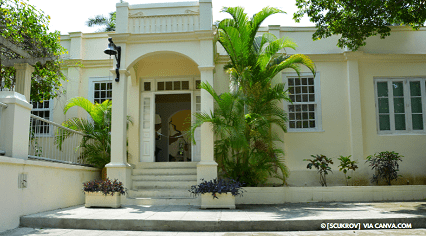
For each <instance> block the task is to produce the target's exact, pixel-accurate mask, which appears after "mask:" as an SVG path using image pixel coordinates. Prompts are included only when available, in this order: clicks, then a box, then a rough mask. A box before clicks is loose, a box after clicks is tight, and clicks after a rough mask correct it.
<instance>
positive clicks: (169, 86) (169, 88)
mask: <svg viewBox="0 0 426 236" xmlns="http://www.w3.org/2000/svg"><path fill="white" fill-rule="evenodd" d="M172 88H173V84H172V82H171V81H167V82H166V90H172Z"/></svg>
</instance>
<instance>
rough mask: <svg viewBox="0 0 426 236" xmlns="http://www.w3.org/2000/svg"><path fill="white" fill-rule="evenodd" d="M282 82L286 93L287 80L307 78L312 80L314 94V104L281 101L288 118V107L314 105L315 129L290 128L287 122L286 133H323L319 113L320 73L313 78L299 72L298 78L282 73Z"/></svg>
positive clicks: (294, 74) (292, 73)
mask: <svg viewBox="0 0 426 236" xmlns="http://www.w3.org/2000/svg"><path fill="white" fill-rule="evenodd" d="M282 74H283V77H282V81H283V83H284V84H285V90H287V91H288V79H289V78H302V77H308V78H313V79H314V93H315V102H293V103H290V102H287V101H285V100H284V101H283V107H284V111H286V113H287V115H288V116H289V112H288V106H289V105H292V104H293V105H299V104H300V105H303V104H314V105H315V128H290V125H289V122H287V133H300V132H324V130H323V129H322V111H321V86H320V73H319V72H316V74H315V76H313V74H312V73H311V72H301V73H300V76H299V75H298V74H297V73H296V72H283V73H282Z"/></svg>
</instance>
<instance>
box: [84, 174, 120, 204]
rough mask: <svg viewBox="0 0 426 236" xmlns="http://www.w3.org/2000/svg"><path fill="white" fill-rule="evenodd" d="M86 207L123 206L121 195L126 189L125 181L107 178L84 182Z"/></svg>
mask: <svg viewBox="0 0 426 236" xmlns="http://www.w3.org/2000/svg"><path fill="white" fill-rule="evenodd" d="M83 186H84V187H83V191H84V195H85V200H86V201H85V207H112V208H119V207H121V195H125V194H126V191H125V189H124V187H123V183H122V182H120V181H118V180H116V179H115V180H114V181H111V180H110V179H109V178H107V179H106V180H92V181H88V182H86V183H83Z"/></svg>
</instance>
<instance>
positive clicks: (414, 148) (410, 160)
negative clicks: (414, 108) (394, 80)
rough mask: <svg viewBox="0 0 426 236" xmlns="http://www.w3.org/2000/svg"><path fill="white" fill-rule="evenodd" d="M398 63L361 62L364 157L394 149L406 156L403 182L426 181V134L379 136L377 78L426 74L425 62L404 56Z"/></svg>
mask: <svg viewBox="0 0 426 236" xmlns="http://www.w3.org/2000/svg"><path fill="white" fill-rule="evenodd" d="M398 59H399V60H398V61H397V62H395V61H388V62H372V61H365V62H361V63H360V79H361V89H362V93H361V98H362V120H363V136H364V152H365V157H366V156H368V155H372V154H374V153H376V152H381V151H395V152H398V153H400V154H401V155H403V156H404V157H403V158H402V160H403V162H402V163H400V170H401V171H400V174H401V175H402V176H403V178H402V179H401V181H400V183H401V184H406V180H409V181H410V183H412V184H426V171H425V157H426V154H425V153H426V146H425V143H426V135H424V134H419V135H414V134H411V135H410V134H407V135H379V134H378V133H377V127H376V108H375V97H374V82H373V81H374V78H375V77H381V78H389V77H402V76H404V77H405V76H422V77H424V76H425V75H426V66H425V64H424V62H423V63H422V62H419V63H407V62H404V56H401V57H399V58H398Z"/></svg>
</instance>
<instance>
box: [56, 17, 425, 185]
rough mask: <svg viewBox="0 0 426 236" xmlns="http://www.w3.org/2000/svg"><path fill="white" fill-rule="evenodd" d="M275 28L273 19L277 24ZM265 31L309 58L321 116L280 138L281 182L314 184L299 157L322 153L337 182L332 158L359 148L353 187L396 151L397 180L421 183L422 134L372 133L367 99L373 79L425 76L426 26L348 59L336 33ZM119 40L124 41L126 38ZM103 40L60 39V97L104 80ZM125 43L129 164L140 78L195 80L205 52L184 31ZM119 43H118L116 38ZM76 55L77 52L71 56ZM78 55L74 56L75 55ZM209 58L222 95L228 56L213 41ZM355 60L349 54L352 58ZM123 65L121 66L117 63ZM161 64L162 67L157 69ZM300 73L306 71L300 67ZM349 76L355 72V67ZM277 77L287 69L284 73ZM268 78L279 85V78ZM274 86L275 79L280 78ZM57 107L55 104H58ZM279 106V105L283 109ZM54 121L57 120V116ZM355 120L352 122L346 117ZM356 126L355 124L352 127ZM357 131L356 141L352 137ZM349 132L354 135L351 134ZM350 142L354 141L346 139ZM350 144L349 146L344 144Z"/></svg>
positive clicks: (374, 41)
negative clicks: (318, 125)
mask: <svg viewBox="0 0 426 236" xmlns="http://www.w3.org/2000/svg"><path fill="white" fill-rule="evenodd" d="M278 23H279V22H278ZM267 31H269V32H271V33H274V34H276V35H279V36H280V37H284V36H285V37H289V38H291V39H292V40H293V41H294V42H296V43H297V44H298V45H299V47H298V48H297V50H296V51H294V50H291V49H290V50H288V52H287V53H290V54H292V53H303V54H306V55H308V56H310V57H311V58H312V60H313V61H314V62H315V64H316V67H317V71H318V73H319V75H320V87H321V90H320V96H321V114H320V115H321V117H322V130H320V131H318V132H289V133H286V134H283V133H281V134H280V135H281V138H282V139H283V140H284V144H282V146H281V147H282V148H283V149H284V151H285V153H286V155H285V162H286V164H287V165H288V167H289V170H290V177H289V179H288V183H289V185H290V186H305V185H307V186H317V185H319V181H318V174H317V173H316V170H308V169H306V165H307V162H304V161H303V159H307V158H310V155H314V154H324V155H327V156H328V157H331V158H333V160H334V164H333V165H332V170H333V174H330V175H328V176H327V178H328V184H330V185H342V184H344V179H343V175H342V173H340V172H339V171H338V165H339V163H338V160H337V158H338V157H339V156H340V155H343V156H348V155H351V154H352V152H353V150H360V152H358V153H357V155H356V156H353V158H354V159H355V160H357V161H358V165H359V167H360V169H358V170H357V171H355V173H354V174H353V175H352V176H353V179H354V180H356V182H357V183H358V184H362V185H369V184H370V181H369V178H371V176H372V173H371V171H370V168H369V167H368V166H367V165H366V164H365V158H366V157H367V156H368V155H372V154H374V153H375V152H379V151H385V150H389V151H392V150H394V151H396V152H399V153H400V154H401V155H403V156H404V158H403V162H402V163H401V171H400V174H401V175H402V176H403V178H401V180H400V182H399V183H401V184H404V183H406V181H407V180H409V181H410V183H417V184H425V183H426V175H425V174H424V171H422V170H423V169H424V167H425V166H424V164H423V161H422V160H423V153H426V149H425V148H426V147H425V146H424V145H422V144H423V143H424V142H425V141H426V135H424V134H421V135H390V136H389V135H387V136H386V135H378V134H377V128H376V110H375V98H374V84H373V79H374V78H375V77H386V76H414V75H415V76H423V77H424V76H426V69H425V68H426V66H424V65H425V63H426V57H424V56H423V55H424V53H425V50H426V45H425V44H426V43H425V42H424V40H423V39H424V38H425V35H426V28H421V29H420V30H419V31H412V30H410V29H409V28H405V27H392V33H391V35H390V36H389V37H387V38H386V39H384V40H382V39H379V37H371V38H369V39H368V40H367V45H366V46H364V47H361V48H360V49H359V51H358V52H357V53H355V54H351V53H352V52H347V51H345V50H344V49H341V48H338V47H337V46H336V44H337V39H338V38H339V36H332V37H330V38H327V39H322V40H316V41H313V40H312V38H311V36H312V34H313V33H314V32H315V28H313V27H280V26H270V27H262V28H261V29H260V33H262V32H267ZM120 37H121V36H119V37H118V39H117V40H118V42H125V41H126V40H128V39H126V38H125V37H124V36H123V37H121V38H120ZM126 37H127V36H126ZM107 38H108V35H107V34H105V33H93V34H81V33H71V34H70V35H68V36H63V37H62V40H63V45H64V46H66V47H67V48H68V49H69V50H71V52H70V54H69V55H70V56H69V57H68V58H69V59H68V60H67V61H69V62H75V61H78V62H80V63H81V64H82V65H84V66H83V67H74V66H71V64H68V65H70V66H69V67H68V69H67V70H66V73H67V75H68V77H69V79H70V82H69V83H67V85H66V86H67V90H68V93H67V94H66V99H69V98H71V97H75V96H84V97H86V96H87V95H88V88H87V86H88V80H89V78H90V77H96V76H108V74H109V69H111V68H112V66H113V62H112V60H110V59H109V57H108V56H106V55H105V54H103V49H104V48H106V46H107ZM129 38H131V39H132V40H130V41H129V40H128V43H127V44H126V50H127V52H128V55H124V57H123V60H124V62H125V63H124V64H125V67H126V68H127V69H128V70H129V71H130V74H131V76H130V80H131V81H129V85H128V93H127V96H128V113H129V115H131V116H132V117H133V118H134V122H135V124H134V126H133V128H131V130H130V131H129V153H130V154H131V157H130V158H129V161H130V162H135V161H136V160H138V157H139V153H140V143H139V135H140V134H139V107H140V104H139V103H140V101H139V100H140V83H139V80H140V78H143V79H144V78H154V79H155V78H158V77H173V76H199V71H198V69H197V66H199V65H207V63H205V61H204V60H205V58H207V57H205V55H202V54H200V53H199V51H200V47H201V45H202V42H201V41H200V38H197V37H193V35H191V34H181V33H175V34H173V35H172V34H170V35H168V34H161V33H160V34H140V35H139V36H138V37H136V35H133V34H130V36H129ZM120 40H121V41H120ZM73 50H78V51H79V52H73ZM80 51H81V52H80ZM214 53H217V54H215V70H214V88H215V89H216V91H217V92H218V93H219V94H220V93H223V92H225V91H228V84H229V76H228V75H227V74H226V72H225V71H224V70H223V66H224V65H225V64H226V63H227V61H228V59H227V57H226V53H225V51H224V50H223V48H222V47H221V46H220V45H219V44H218V43H217V45H216V51H215V52H214ZM354 55H355V56H354ZM348 60H352V61H354V60H355V61H357V63H358V70H357V72H358V73H359V91H358V90H357V89H356V88H353V87H351V86H349V84H348V81H351V80H352V79H351V78H348V76H353V74H351V73H352V72H349V69H348ZM122 67H123V66H122ZM165 67H167V68H165ZM302 71H303V72H308V71H307V70H306V69H305V68H303V69H302ZM355 71H356V70H355ZM284 72H290V70H289V71H284ZM276 81H278V82H280V78H277V79H276ZM281 81H282V80H281ZM354 93H355V94H356V93H358V94H359V100H358V101H355V104H359V107H360V112H361V114H355V115H354V114H352V115H351V112H354V111H357V109H351V107H350V104H354V100H353V99H354V98H356V96H355V97H352V98H351V97H350V95H349V94H354ZM58 104H61V103H58ZM283 108H284V106H283ZM76 115H78V116H83V115H84V112H82V111H78V112H77V111H76V110H74V111H73V110H70V111H69V114H67V116H66V117H71V116H76ZM55 117H57V118H55V119H58V120H60V119H62V118H63V117H64V116H63V115H59V116H58V115H57V113H56V111H55ZM356 117H358V118H359V119H356V120H353V121H352V122H351V119H354V118H356ZM355 123H356V124H355ZM351 127H352V129H354V128H355V129H358V128H357V127H360V128H359V129H362V131H361V132H358V133H360V134H361V136H356V135H358V133H357V134H354V133H353V132H354V131H356V130H352V131H351ZM351 132H352V134H353V135H355V136H351ZM354 137H355V138H356V137H358V140H359V142H358V141H353V140H352V139H353V138H354ZM351 140H352V141H351Z"/></svg>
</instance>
